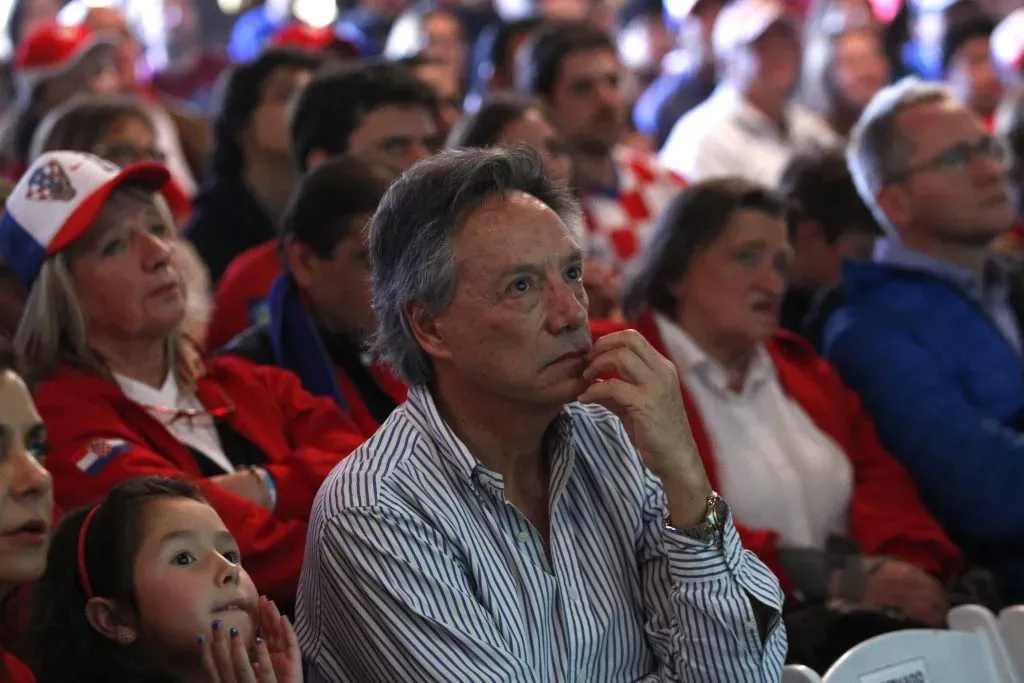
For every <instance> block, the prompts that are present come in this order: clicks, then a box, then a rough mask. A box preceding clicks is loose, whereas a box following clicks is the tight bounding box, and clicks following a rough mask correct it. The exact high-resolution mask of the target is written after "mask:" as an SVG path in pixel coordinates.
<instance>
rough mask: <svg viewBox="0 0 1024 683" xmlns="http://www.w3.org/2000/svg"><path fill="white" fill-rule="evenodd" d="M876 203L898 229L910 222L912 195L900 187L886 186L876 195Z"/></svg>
mask: <svg viewBox="0 0 1024 683" xmlns="http://www.w3.org/2000/svg"><path fill="white" fill-rule="evenodd" d="M875 203H876V204H877V205H878V208H879V209H881V210H882V213H884V214H885V216H886V217H887V218H888V219H889V222H890V223H891V224H892V226H893V227H894V228H896V229H901V228H903V227H904V226H905V225H907V224H908V223H909V222H910V215H911V210H912V207H911V205H910V204H911V200H910V195H909V194H908V193H907V191H906V190H905V189H904V188H903V187H902V186H900V185H886V186H884V187H882V188H881V189H880V190H879V191H878V193H877V194H875Z"/></svg>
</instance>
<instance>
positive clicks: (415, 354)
mask: <svg viewBox="0 0 1024 683" xmlns="http://www.w3.org/2000/svg"><path fill="white" fill-rule="evenodd" d="M517 191H518V192H524V193H526V194H528V195H532V196H533V197H536V198H537V199H538V200H540V201H541V202H543V203H544V204H546V205H547V206H548V207H550V208H551V209H552V210H553V211H554V212H555V213H556V214H557V215H558V217H559V218H560V219H561V220H562V222H563V223H564V224H565V226H566V229H567V230H568V231H569V232H570V233H571V234H572V236H573V237H574V238H575V239H576V240H577V241H579V239H580V237H581V235H582V226H583V216H582V212H581V210H580V206H579V203H578V202H577V201H576V199H575V198H574V197H573V196H572V193H571V192H569V191H568V190H567V189H565V188H562V187H559V186H557V185H555V184H554V183H553V182H552V181H551V180H550V179H548V177H547V175H546V174H545V173H544V166H543V164H542V163H541V160H540V157H539V156H538V155H537V153H536V152H534V151H532V150H529V149H527V148H525V147H517V148H513V149H456V150H447V151H445V152H441V153H440V154H437V155H435V156H432V157H429V158H427V159H425V160H423V161H421V162H420V163H418V164H416V165H415V166H414V167H412V168H411V169H409V170H408V171H406V172H405V173H404V174H403V175H402V177H401V178H399V179H398V180H397V181H396V182H395V183H394V184H393V185H392V186H391V187H390V188H389V189H388V191H387V193H386V194H385V195H384V199H382V200H381V203H380V206H379V207H378V209H377V212H376V213H375V214H374V215H373V220H372V221H371V222H370V264H371V269H372V271H373V310H374V312H375V313H376V315H377V320H378V324H379V327H378V329H377V333H376V335H375V336H374V339H373V351H374V353H375V355H376V356H377V357H378V358H379V359H380V360H382V361H384V362H386V363H387V364H388V365H389V366H390V367H391V369H392V370H394V372H395V373H396V374H397V375H398V376H399V377H400V378H401V379H402V380H403V381H404V382H405V383H406V384H408V385H409V386H416V385H423V384H428V383H430V382H431V381H432V380H433V378H434V370H433V365H432V364H431V362H430V357H429V356H428V355H427V354H426V352H424V351H423V349H422V348H421V347H420V345H419V342H417V341H416V337H415V335H414V334H413V332H412V328H411V327H410V325H409V320H408V317H407V310H408V306H409V304H411V303H413V302H418V303H420V304H422V305H423V306H424V308H425V310H426V313H427V314H428V315H436V314H437V313H438V312H440V311H442V310H444V309H445V308H446V307H447V306H448V305H450V304H451V302H452V300H453V299H454V298H455V285H456V263H455V251H454V246H453V243H454V239H455V236H456V234H457V233H458V231H459V229H460V228H461V226H462V222H463V220H464V219H465V217H466V215H467V213H468V212H469V211H471V210H472V209H473V208H475V207H476V206H479V205H480V204H481V203H482V202H483V201H485V200H487V199H489V198H491V197H500V196H505V195H507V194H508V193H511V192H517Z"/></svg>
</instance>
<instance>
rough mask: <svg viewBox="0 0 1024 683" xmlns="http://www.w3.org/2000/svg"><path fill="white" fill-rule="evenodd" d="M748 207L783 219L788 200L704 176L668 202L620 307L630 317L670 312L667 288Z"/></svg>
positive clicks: (789, 212)
mask: <svg viewBox="0 0 1024 683" xmlns="http://www.w3.org/2000/svg"><path fill="white" fill-rule="evenodd" d="M743 210H754V211H760V212H762V213H765V214H767V215H769V216H771V217H773V218H781V219H784V220H786V222H787V234H788V227H789V226H788V223H789V222H791V221H792V220H793V218H794V216H793V210H792V208H791V205H790V203H789V201H788V200H786V199H785V198H784V197H782V196H781V195H779V194H777V193H775V192H773V191H771V190H769V189H768V188H766V187H763V186H761V185H758V184H756V183H752V182H749V181H747V180H743V179H740V178H720V179H716V180H708V181H705V182H702V183H698V184H696V185H691V186H690V187H688V188H686V189H685V190H683V191H682V192H680V193H679V194H678V195H676V196H675V198H674V199H673V200H672V201H671V202H669V205H668V206H667V207H666V208H665V211H664V212H663V213H662V214H661V218H660V219H659V220H658V222H657V224H656V225H655V226H654V228H653V229H652V230H651V232H650V234H649V235H648V240H647V243H646V244H645V245H644V250H643V253H642V255H641V257H640V263H639V266H638V269H637V271H636V272H635V273H634V274H633V276H632V278H630V281H629V282H628V284H627V285H626V287H625V288H624V289H623V297H622V311H623V313H624V314H625V316H626V318H627V319H630V320H635V319H636V318H637V316H639V315H640V313H642V312H643V311H644V310H645V309H651V310H653V311H656V312H658V313H663V314H665V315H670V316H674V315H675V314H676V307H677V305H678V302H677V301H676V298H675V295H673V294H672V293H671V292H670V291H669V289H670V287H671V285H673V284H674V283H676V282H679V280H680V279H682V278H683V277H684V276H685V275H686V273H687V272H688V271H689V269H690V267H691V266H692V265H693V263H694V261H695V260H696V259H697V257H698V256H700V254H702V253H703V252H704V250H706V249H707V248H708V247H710V246H711V245H712V244H713V243H714V242H715V241H716V240H717V239H718V238H719V237H721V236H722V234H723V233H724V232H725V231H726V229H727V228H728V227H729V222H730V220H731V219H732V217H733V215H734V214H736V212H737V211H743Z"/></svg>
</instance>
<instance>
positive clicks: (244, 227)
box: [185, 178, 277, 284]
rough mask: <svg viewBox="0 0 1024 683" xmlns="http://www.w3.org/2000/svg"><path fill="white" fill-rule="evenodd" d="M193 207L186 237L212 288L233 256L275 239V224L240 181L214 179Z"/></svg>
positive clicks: (197, 197) (201, 192)
mask: <svg viewBox="0 0 1024 683" xmlns="http://www.w3.org/2000/svg"><path fill="white" fill-rule="evenodd" d="M194 205H195V208H194V211H193V213H192V218H191V219H190V220H189V222H188V225H186V226H185V237H186V238H188V240H189V241H190V242H192V244H193V245H195V248H196V251H197V252H199V256H200V257H201V258H202V259H203V262H204V263H205V264H206V267H207V268H208V269H209V271H210V281H211V282H212V283H213V284H216V283H217V281H218V280H220V278H221V276H222V275H223V274H224V271H225V270H226V269H227V267H228V264H229V263H231V261H232V259H234V258H235V257H236V256H238V255H239V254H241V253H242V252H243V251H246V250H247V249H252V248H253V247H255V246H258V245H260V244H263V243H264V242H266V241H268V240H272V239H274V238H275V237H277V227H276V226H275V224H274V221H273V220H271V218H270V216H268V215H267V214H266V212H265V211H264V210H263V208H262V207H261V206H260V205H259V203H258V202H257V201H256V198H255V197H253V196H252V194H250V193H249V190H247V189H246V188H245V185H243V184H242V182H241V181H240V180H236V179H231V180H227V179H223V178H217V179H215V180H214V181H213V182H211V183H210V184H208V185H206V186H205V187H203V189H202V190H201V191H200V192H199V194H198V195H197V196H196V198H195V202H194Z"/></svg>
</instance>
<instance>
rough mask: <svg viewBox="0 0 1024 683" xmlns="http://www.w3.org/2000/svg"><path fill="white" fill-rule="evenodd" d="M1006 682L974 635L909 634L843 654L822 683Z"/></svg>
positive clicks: (982, 641)
mask: <svg viewBox="0 0 1024 683" xmlns="http://www.w3.org/2000/svg"><path fill="white" fill-rule="evenodd" d="M965 681H970V683H1008V682H1007V680H1006V679H1005V678H1004V677H1003V676H1002V675H1001V673H1000V670H999V667H998V666H997V664H996V661H995V659H994V657H993V654H992V649H991V646H990V644H989V641H988V640H987V639H986V638H985V636H983V635H981V634H978V633H958V632H955V631H932V630H924V629H912V630H907V631H895V632H893V633H886V634H883V635H880V636H875V637H874V638H871V639H870V640H867V641H865V642H863V643H861V644H860V645H858V646H857V647H855V648H853V649H852V650H850V651H849V652H847V653H846V654H845V655H843V656H842V657H841V658H840V659H839V661H838V662H836V663H835V664H834V665H833V666H832V668H831V669H829V670H828V672H827V673H826V674H825V683H964V682H965Z"/></svg>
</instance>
